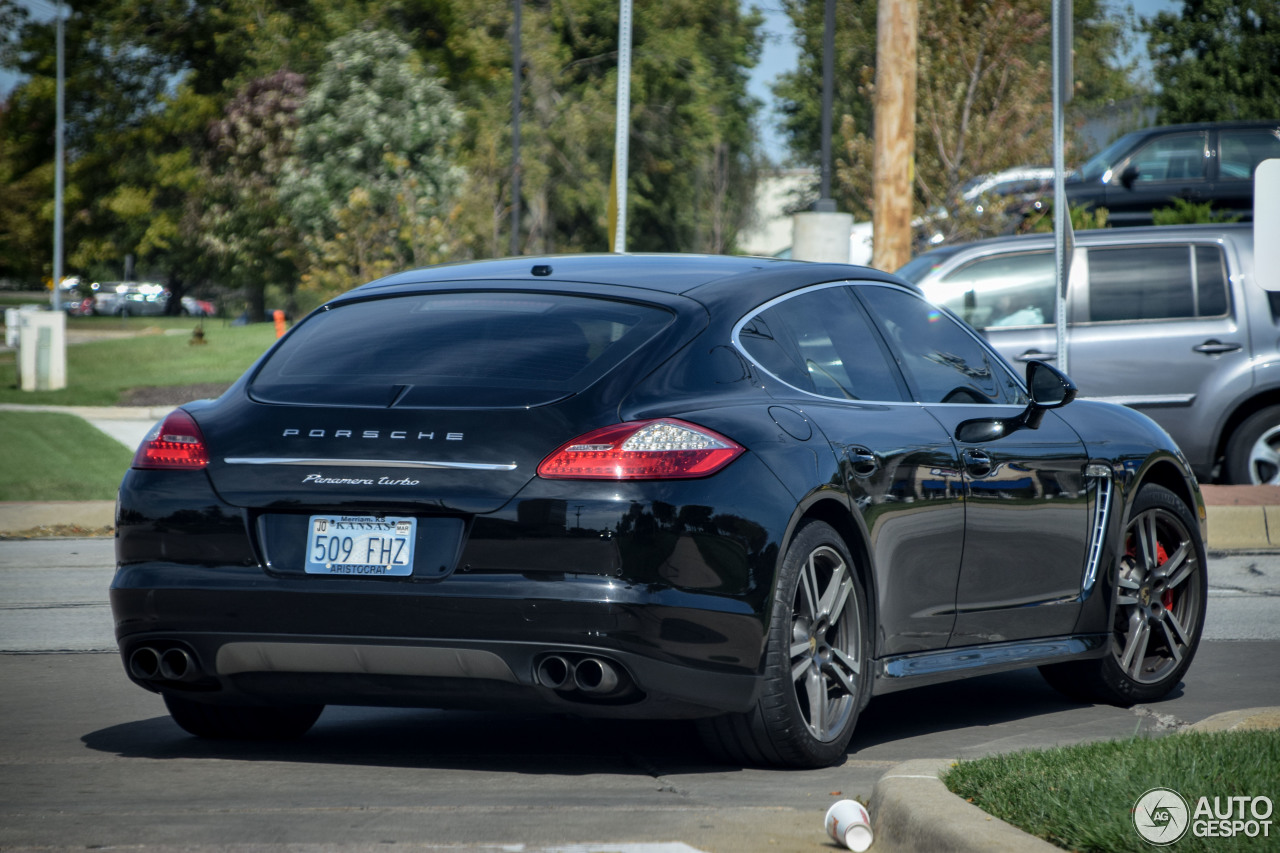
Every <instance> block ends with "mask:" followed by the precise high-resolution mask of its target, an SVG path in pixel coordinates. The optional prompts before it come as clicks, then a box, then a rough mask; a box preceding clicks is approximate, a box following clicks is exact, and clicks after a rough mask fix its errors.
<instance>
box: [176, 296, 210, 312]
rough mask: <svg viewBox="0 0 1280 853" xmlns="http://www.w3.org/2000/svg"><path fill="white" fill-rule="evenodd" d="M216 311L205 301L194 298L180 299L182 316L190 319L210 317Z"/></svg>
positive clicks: (185, 297)
mask: <svg viewBox="0 0 1280 853" xmlns="http://www.w3.org/2000/svg"><path fill="white" fill-rule="evenodd" d="M217 313H218V309H217V308H215V307H214V305H213V303H212V302H210V301H209V300H207V299H196V298H195V297H194V296H184V297H182V314H183V316H191V317H212V316H214V315H215V314H217Z"/></svg>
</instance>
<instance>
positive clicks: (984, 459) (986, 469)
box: [961, 447, 991, 477]
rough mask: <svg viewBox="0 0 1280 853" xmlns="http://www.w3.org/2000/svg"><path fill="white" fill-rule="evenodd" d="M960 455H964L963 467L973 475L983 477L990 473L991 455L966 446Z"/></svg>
mask: <svg viewBox="0 0 1280 853" xmlns="http://www.w3.org/2000/svg"><path fill="white" fill-rule="evenodd" d="M961 456H963V457H964V467H965V468H967V469H969V473H970V474H972V475H973V476H975V477H985V476H987V475H988V474H990V473H991V456H990V455H988V454H987V453H986V452H984V451H982V450H975V449H974V448H972V447H966V448H965V449H964V452H963V453H962V454H961Z"/></svg>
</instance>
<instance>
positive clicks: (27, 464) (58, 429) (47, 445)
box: [0, 411, 133, 501]
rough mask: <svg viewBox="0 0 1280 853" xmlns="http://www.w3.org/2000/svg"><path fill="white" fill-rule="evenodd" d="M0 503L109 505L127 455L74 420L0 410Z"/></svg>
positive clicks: (128, 458)
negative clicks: (0, 449)
mask: <svg viewBox="0 0 1280 853" xmlns="http://www.w3.org/2000/svg"><path fill="white" fill-rule="evenodd" d="M0 447H3V448H4V454H3V457H2V458H3V462H0V501H88V500H112V499H114V498H115V496H116V487H117V486H119V485H120V478H121V477H123V476H124V472H125V470H126V469H127V468H128V467H129V463H130V461H131V460H132V459H133V454H132V453H131V452H129V450H128V449H127V448H126V447H125V446H124V445H123V444H121V443H120V442H118V441H116V440H115V439H113V438H111V437H110V436H107V435H104V434H103V433H101V432H99V431H98V430H97V429H95V428H94V427H93V426H91V425H90V424H89V423H87V422H85V421H84V420H82V419H80V418H78V417H76V416H75V415H63V414H59V413H56V412H2V411H0Z"/></svg>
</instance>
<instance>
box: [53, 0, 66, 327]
mask: <svg viewBox="0 0 1280 853" xmlns="http://www.w3.org/2000/svg"><path fill="white" fill-rule="evenodd" d="M54 8H55V15H56V16H57V19H58V21H57V33H58V60H57V62H58V93H57V96H56V102H57V107H56V112H57V118H56V120H55V122H54V125H55V126H54V136H53V138H54V143H53V144H54V167H53V296H52V297H51V300H52V302H51V304H52V306H53V310H54V311H61V310H62V292H61V287H62V181H63V175H62V169H63V166H62V161H63V159H64V157H63V150H62V139H63V104H64V97H63V92H64V89H65V88H66V87H65V85H64V82H63V52H64V51H63V44H62V42H63V39H62V0H57V3H55V7H54Z"/></svg>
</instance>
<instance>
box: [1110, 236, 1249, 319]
mask: <svg viewBox="0 0 1280 853" xmlns="http://www.w3.org/2000/svg"><path fill="white" fill-rule="evenodd" d="M1226 289H1227V282H1226V267H1225V264H1224V262H1223V259H1222V251H1221V249H1219V248H1218V247H1216V246H1200V247H1192V246H1185V245H1184V246H1177V245H1173V246H1140V247H1139V246H1133V247H1122V248H1094V249H1090V250H1089V319H1090V320H1092V321H1094V322H1104V323H1105V322H1113V321H1121V320H1169V319H1177V318H1181V317H1197V316H1199V317H1209V316H1218V315H1221V314H1225V313H1226V312H1227V292H1226Z"/></svg>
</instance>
